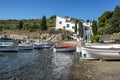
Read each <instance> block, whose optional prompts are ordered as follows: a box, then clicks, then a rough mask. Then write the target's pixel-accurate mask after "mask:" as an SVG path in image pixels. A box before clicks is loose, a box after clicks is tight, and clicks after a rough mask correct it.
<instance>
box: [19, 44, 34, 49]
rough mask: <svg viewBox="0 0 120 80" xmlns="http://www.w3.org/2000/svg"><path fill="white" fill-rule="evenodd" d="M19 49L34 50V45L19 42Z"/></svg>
mask: <svg viewBox="0 0 120 80" xmlns="http://www.w3.org/2000/svg"><path fill="white" fill-rule="evenodd" d="M18 49H19V50H33V45H32V44H28V43H21V44H18Z"/></svg>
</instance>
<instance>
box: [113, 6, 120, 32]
mask: <svg viewBox="0 0 120 80" xmlns="http://www.w3.org/2000/svg"><path fill="white" fill-rule="evenodd" d="M111 30H113V33H118V32H120V6H116V7H115V10H114V12H113V17H112V19H111Z"/></svg>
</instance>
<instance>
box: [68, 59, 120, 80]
mask: <svg viewBox="0 0 120 80" xmlns="http://www.w3.org/2000/svg"><path fill="white" fill-rule="evenodd" d="M70 80H120V61H99V60H83V59H81V58H75V60H74V62H73V65H72V66H71V73H70Z"/></svg>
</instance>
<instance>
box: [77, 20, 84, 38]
mask: <svg viewBox="0 0 120 80" xmlns="http://www.w3.org/2000/svg"><path fill="white" fill-rule="evenodd" d="M78 32H79V35H80V36H81V37H83V25H82V22H79V28H78Z"/></svg>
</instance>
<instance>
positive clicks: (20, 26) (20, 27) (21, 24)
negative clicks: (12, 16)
mask: <svg viewBox="0 0 120 80" xmlns="http://www.w3.org/2000/svg"><path fill="white" fill-rule="evenodd" d="M22 28H23V21H22V20H20V21H19V25H18V29H19V30H21V29H22Z"/></svg>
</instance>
